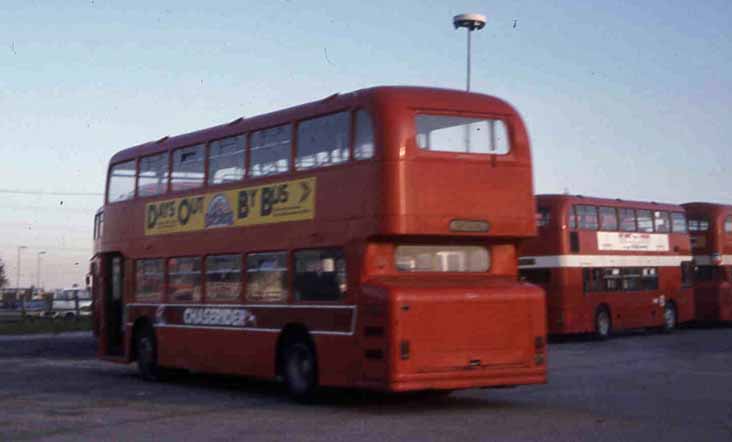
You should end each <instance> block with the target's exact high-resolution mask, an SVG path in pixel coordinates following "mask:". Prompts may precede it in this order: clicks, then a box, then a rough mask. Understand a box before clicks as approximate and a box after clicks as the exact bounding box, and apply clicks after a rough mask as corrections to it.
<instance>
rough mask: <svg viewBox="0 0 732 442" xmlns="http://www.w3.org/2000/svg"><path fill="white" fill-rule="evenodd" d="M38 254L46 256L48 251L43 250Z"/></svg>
mask: <svg viewBox="0 0 732 442" xmlns="http://www.w3.org/2000/svg"><path fill="white" fill-rule="evenodd" d="M38 254H39V255H45V254H46V251H45V250H42V251H40V252H38Z"/></svg>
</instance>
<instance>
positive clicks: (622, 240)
mask: <svg viewBox="0 0 732 442" xmlns="http://www.w3.org/2000/svg"><path fill="white" fill-rule="evenodd" d="M597 249H598V250H618V251H639V252H643V251H648V252H668V251H669V250H670V247H669V240H668V235H666V234H661V233H629V232H597Z"/></svg>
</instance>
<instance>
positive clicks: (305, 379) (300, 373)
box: [282, 337, 318, 402]
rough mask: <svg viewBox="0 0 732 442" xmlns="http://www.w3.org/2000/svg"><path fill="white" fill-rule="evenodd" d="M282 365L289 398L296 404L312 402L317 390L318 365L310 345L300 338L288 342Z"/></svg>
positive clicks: (284, 350)
mask: <svg viewBox="0 0 732 442" xmlns="http://www.w3.org/2000/svg"><path fill="white" fill-rule="evenodd" d="M282 364H283V366H282V375H283V377H284V379H285V385H286V386H287V391H288V392H289V394H290V396H292V397H293V399H295V400H296V401H298V402H308V401H310V400H312V399H313V397H314V396H315V392H316V391H317V389H318V365H317V359H316V356H315V348H314V346H313V345H312V343H310V342H309V340H307V339H304V338H301V337H297V338H294V339H291V340H289V342H287V343H286V344H285V347H284V349H283V354H282Z"/></svg>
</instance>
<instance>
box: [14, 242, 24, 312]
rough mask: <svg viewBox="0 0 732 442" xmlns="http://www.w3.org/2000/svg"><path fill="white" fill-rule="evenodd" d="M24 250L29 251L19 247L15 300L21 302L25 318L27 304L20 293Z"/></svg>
mask: <svg viewBox="0 0 732 442" xmlns="http://www.w3.org/2000/svg"><path fill="white" fill-rule="evenodd" d="M23 249H27V247H26V246H18V268H17V273H16V278H15V300H16V302H17V301H18V300H20V310H21V314H22V315H23V317H25V302H23V295H21V293H20V252H21V251H22V250H23Z"/></svg>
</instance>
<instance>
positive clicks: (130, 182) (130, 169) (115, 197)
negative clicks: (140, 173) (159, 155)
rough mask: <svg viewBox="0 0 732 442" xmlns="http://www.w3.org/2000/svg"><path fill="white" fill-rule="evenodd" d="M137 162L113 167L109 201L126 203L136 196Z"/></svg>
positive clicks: (128, 162)
mask: <svg viewBox="0 0 732 442" xmlns="http://www.w3.org/2000/svg"><path fill="white" fill-rule="evenodd" d="M135 168H136V165H135V160H132V161H127V162H125V163H119V164H115V165H114V166H112V168H111V170H110V172H109V189H108V192H107V200H108V201H109V202H110V203H114V202H117V201H124V200H128V199H130V198H132V197H133V196H135Z"/></svg>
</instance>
